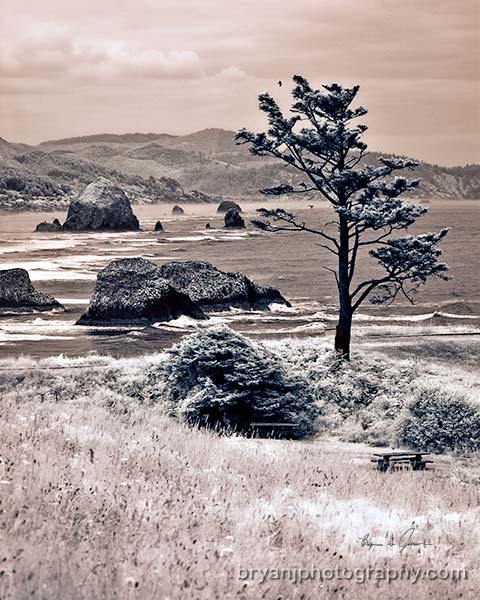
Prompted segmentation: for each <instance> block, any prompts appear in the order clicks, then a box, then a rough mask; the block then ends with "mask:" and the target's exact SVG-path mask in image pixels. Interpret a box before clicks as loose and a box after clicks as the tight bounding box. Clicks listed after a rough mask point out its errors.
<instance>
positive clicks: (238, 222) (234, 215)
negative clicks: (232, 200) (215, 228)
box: [225, 208, 245, 229]
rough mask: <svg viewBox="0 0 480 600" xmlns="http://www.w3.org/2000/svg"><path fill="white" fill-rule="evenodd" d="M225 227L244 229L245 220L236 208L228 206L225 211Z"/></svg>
mask: <svg viewBox="0 0 480 600" xmlns="http://www.w3.org/2000/svg"><path fill="white" fill-rule="evenodd" d="M225 227H226V228H227V229H245V221H244V220H243V219H242V217H241V216H240V213H239V212H238V210H237V209H236V208H230V209H229V210H227V212H226V213H225Z"/></svg>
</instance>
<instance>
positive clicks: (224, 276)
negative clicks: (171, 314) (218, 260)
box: [160, 261, 290, 311]
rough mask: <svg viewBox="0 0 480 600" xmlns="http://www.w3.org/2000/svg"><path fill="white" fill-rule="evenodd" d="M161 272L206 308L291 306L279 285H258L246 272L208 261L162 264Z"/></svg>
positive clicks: (166, 278)
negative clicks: (281, 292)
mask: <svg viewBox="0 0 480 600" xmlns="http://www.w3.org/2000/svg"><path fill="white" fill-rule="evenodd" d="M160 273H161V275H162V277H163V278H164V279H165V280H166V281H168V282H169V283H170V285H171V286H172V287H174V288H175V289H176V290H178V291H179V292H183V293H184V294H188V296H189V297H190V298H191V299H192V300H193V301H194V302H196V303H197V304H198V305H200V306H201V307H202V308H203V309H204V310H206V311H221V310H228V309H229V308H242V309H244V310H252V309H253V310H264V309H266V308H268V306H269V305H270V304H273V303H277V304H286V305H287V306H290V303H289V302H288V301H287V300H285V298H284V297H283V296H282V295H281V294H280V292H279V291H278V290H276V289H275V288H272V287H267V286H261V285H257V284H256V283H254V282H253V281H251V280H250V279H249V278H248V277H246V276H245V275H243V274H242V273H225V272H223V271H220V269H217V268H216V267H214V266H213V265H211V264H210V263H208V262H200V261H182V262H170V263H167V264H165V265H163V266H161V267H160Z"/></svg>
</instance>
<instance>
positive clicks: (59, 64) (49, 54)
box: [0, 25, 204, 82]
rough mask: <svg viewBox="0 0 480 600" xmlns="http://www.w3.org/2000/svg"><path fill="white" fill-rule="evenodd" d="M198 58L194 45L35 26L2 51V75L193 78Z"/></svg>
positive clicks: (200, 71)
mask: <svg viewBox="0 0 480 600" xmlns="http://www.w3.org/2000/svg"><path fill="white" fill-rule="evenodd" d="M203 75H204V69H203V67H202V64H201V60H200V57H199V56H198V54H197V53H196V52H193V51H191V50H168V51H166V52H162V51H160V50H158V49H156V48H147V49H140V48H138V47H135V46H134V45H129V44H127V43H123V42H103V41H100V42H96V41H95V42H85V41H82V40H79V39H76V38H75V37H74V36H73V35H72V34H71V33H70V32H69V31H68V29H66V28H64V27H61V26H55V25H53V26H52V25H47V26H44V27H41V28H37V29H36V30H34V31H33V32H32V34H31V35H29V36H28V37H26V38H23V39H21V40H19V41H17V42H16V43H15V44H12V45H11V46H10V47H9V48H7V49H6V51H4V52H3V53H2V58H1V59H0V77H3V78H11V79H45V78H47V79H51V80H53V81H55V80H60V79H62V78H68V79H69V80H75V79H83V80H85V79H92V80H97V81H102V80H104V81H106V82H112V81H115V80H118V81H120V82H124V81H125V79H132V78H145V79H190V78H197V77H202V76H203Z"/></svg>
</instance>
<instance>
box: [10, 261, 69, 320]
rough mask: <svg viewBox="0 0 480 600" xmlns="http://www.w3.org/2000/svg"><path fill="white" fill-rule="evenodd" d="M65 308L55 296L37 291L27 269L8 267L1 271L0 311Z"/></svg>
mask: <svg viewBox="0 0 480 600" xmlns="http://www.w3.org/2000/svg"><path fill="white" fill-rule="evenodd" d="M52 308H64V306H62V304H60V302H57V300H55V298H53V297H52V296H49V295H48V294H44V293H43V292H39V291H37V290H36V289H35V288H34V287H33V285H32V282H31V281H30V276H29V274H28V271H25V269H6V270H2V271H0V311H2V310H8V309H16V310H25V311H30V310H51V309H52Z"/></svg>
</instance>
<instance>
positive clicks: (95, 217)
mask: <svg viewBox="0 0 480 600" xmlns="http://www.w3.org/2000/svg"><path fill="white" fill-rule="evenodd" d="M63 228H64V229H67V230H74V231H138V230H139V229H140V227H139V223H138V219H137V217H136V216H135V215H134V214H133V211H132V207H131V206H130V201H129V199H128V196H127V195H126V193H125V192H124V191H123V190H122V189H121V188H119V187H117V186H116V185H113V184H112V183H111V182H110V181H109V180H108V179H105V178H104V177H101V178H100V179H97V180H96V181H94V182H92V183H90V184H89V185H87V187H86V188H85V189H84V190H83V192H82V193H81V195H80V196H79V197H78V198H77V200H73V201H72V203H71V204H70V207H69V209H68V214H67V220H66V221H65V223H64V225H63Z"/></svg>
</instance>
